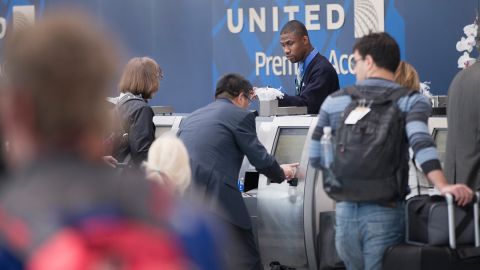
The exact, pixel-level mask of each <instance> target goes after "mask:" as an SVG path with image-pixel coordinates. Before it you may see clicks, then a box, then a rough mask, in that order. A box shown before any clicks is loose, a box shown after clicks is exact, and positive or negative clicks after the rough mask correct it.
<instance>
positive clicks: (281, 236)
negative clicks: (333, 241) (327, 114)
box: [240, 116, 334, 269]
mask: <svg viewBox="0 0 480 270" xmlns="http://www.w3.org/2000/svg"><path fill="white" fill-rule="evenodd" d="M316 121H317V117H316V116H283V117H265V118H262V117H259V118H258V119H257V134H258V137H259V139H260V141H261V143H262V144H263V145H264V146H265V148H266V149H267V151H269V153H271V154H272V155H273V156H275V158H276V159H277V161H278V162H279V164H283V163H294V162H299V163H300V167H299V170H298V173H297V177H298V178H297V179H295V180H293V181H290V182H286V181H284V182H283V183H281V184H274V183H270V181H269V179H267V178H266V177H265V176H264V175H258V173H256V172H255V171H254V168H253V167H252V166H251V165H250V164H249V163H248V161H245V162H244V164H243V166H242V169H241V172H240V178H242V177H244V178H245V190H246V192H245V194H244V199H245V202H246V204H247V207H248V210H249V213H250V215H251V218H252V222H253V226H254V231H255V234H256V236H257V241H258V246H259V250H260V256H261V258H262V262H263V263H264V265H265V267H267V266H268V265H269V263H270V262H272V261H279V262H280V263H281V264H284V265H288V266H291V267H295V268H296V269H317V253H318V252H317V251H316V248H315V247H316V243H315V239H317V237H316V235H317V233H318V216H319V212H323V211H331V210H333V209H334V202H333V201H332V200H331V199H330V198H328V197H327V195H326V194H325V192H324V191H323V187H322V180H321V173H318V172H316V171H315V169H314V168H312V167H310V166H309V164H308V147H309V142H310V138H311V134H312V133H313V130H314V129H315V125H316ZM257 179H258V180H257Z"/></svg>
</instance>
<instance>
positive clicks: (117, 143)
mask: <svg viewBox="0 0 480 270" xmlns="http://www.w3.org/2000/svg"><path fill="white" fill-rule="evenodd" d="M131 100H141V101H144V99H142V98H140V97H138V96H135V95H134V94H132V93H126V94H125V95H123V96H122V97H121V98H118V100H117V102H116V104H115V107H114V108H113V112H112V115H113V116H112V118H113V119H112V121H113V127H112V130H111V132H110V134H109V135H108V138H107V139H106V140H105V144H106V148H108V149H110V150H109V152H110V153H111V154H114V153H116V152H118V151H121V149H128V148H129V146H128V131H129V129H130V124H131V119H125V117H123V116H122V111H121V110H122V106H123V105H124V104H125V103H127V102H128V101H131ZM129 161H130V155H127V157H126V158H125V159H124V160H123V161H122V160H119V162H127V163H128V162H129Z"/></svg>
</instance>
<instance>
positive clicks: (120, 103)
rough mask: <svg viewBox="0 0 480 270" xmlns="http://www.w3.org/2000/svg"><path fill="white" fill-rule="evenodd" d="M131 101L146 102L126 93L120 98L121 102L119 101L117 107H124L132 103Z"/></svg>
mask: <svg viewBox="0 0 480 270" xmlns="http://www.w3.org/2000/svg"><path fill="white" fill-rule="evenodd" d="M130 100H141V101H145V100H144V99H143V98H140V97H137V96H135V95H134V94H132V93H126V94H125V95H123V96H122V97H121V98H119V100H118V101H117V104H116V106H117V107H120V106H122V105H123V104H125V103H127V102H128V101H130Z"/></svg>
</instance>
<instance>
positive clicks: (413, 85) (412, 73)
mask: <svg viewBox="0 0 480 270" xmlns="http://www.w3.org/2000/svg"><path fill="white" fill-rule="evenodd" d="M394 81H395V82H396V83H398V84H400V85H401V86H403V87H405V88H408V89H412V90H416V91H418V90H420V79H419V78H418V73H417V71H416V70H415V68H414V67H413V66H412V65H410V64H409V63H407V62H405V61H400V64H399V65H398V68H397V70H396V71H395V77H394Z"/></svg>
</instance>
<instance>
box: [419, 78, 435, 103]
mask: <svg viewBox="0 0 480 270" xmlns="http://www.w3.org/2000/svg"><path fill="white" fill-rule="evenodd" d="M431 83H432V82H421V83H420V93H422V94H423V95H425V96H426V97H428V98H429V99H432V98H433V95H432V93H430V84H431Z"/></svg>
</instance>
